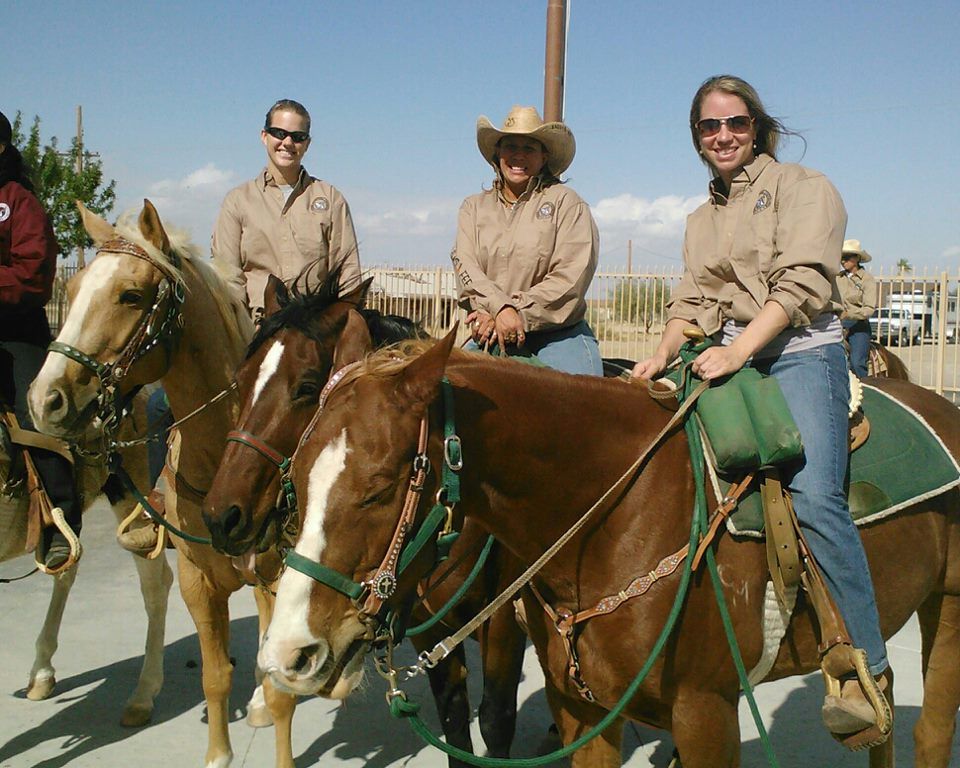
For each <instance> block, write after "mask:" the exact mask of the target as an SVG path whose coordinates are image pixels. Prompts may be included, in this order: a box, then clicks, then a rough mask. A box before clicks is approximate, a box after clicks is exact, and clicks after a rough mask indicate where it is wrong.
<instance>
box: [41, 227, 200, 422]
mask: <svg viewBox="0 0 960 768" xmlns="http://www.w3.org/2000/svg"><path fill="white" fill-rule="evenodd" d="M101 253H115V254H125V255H128V256H134V257H136V258H138V259H141V260H143V261H146V262H148V263H149V264H150V265H151V266H153V267H154V268H156V269H157V270H158V271H159V272H160V273H161V274H162V275H163V277H162V279H161V280H160V283H159V285H158V286H157V295H156V298H155V299H154V301H153V304H152V305H151V307H150V309H149V310H147V312H146V313H145V314H144V315H143V317H142V318H141V319H140V322H139V324H138V325H137V327H136V329H135V330H134V332H133V334H132V335H131V336H130V339H129V340H128V341H127V343H126V344H125V345H124V347H123V350H122V351H121V352H120V354H119V355H118V356H117V358H116V359H115V360H114V361H113V362H110V363H102V362H100V361H99V360H96V359H95V358H93V357H91V356H90V355H88V354H86V353H85V352H83V350H80V349H78V348H77V347H74V346H72V345H70V344H65V343H63V342H61V341H54V342H51V344H50V346H49V347H47V349H48V351H50V352H57V353H59V354H61V355H64V356H66V357H69V358H70V359H71V360H74V361H75V362H77V363H80V365H82V366H83V367H85V368H88V369H89V370H91V371H93V373H94V374H95V375H96V377H97V380H98V382H99V390H100V391H99V394H98V396H97V416H98V417H99V418H100V420H101V421H102V423H103V428H104V432H105V433H106V434H107V435H109V436H111V437H112V436H113V435H115V433H116V431H117V429H118V428H119V426H120V422H121V420H122V418H123V415H124V413H125V412H126V410H127V408H128V407H129V404H130V402H131V401H132V400H133V397H134V395H135V394H136V392H137V391H138V390H139V389H140V388H139V387H136V388H134V390H133V391H132V392H128V393H127V394H126V395H122V394H121V393H120V383H121V382H122V381H123V379H124V377H125V376H126V375H127V373H129V371H130V369H131V368H132V367H133V365H134V364H135V363H136V362H137V361H139V360H140V359H142V358H143V357H145V356H146V355H147V354H149V353H150V352H152V351H153V350H154V349H155V348H156V347H158V346H162V347H163V348H164V349H165V350H166V353H167V358H168V360H169V359H170V358H171V357H172V356H173V352H174V350H175V348H176V345H177V341H178V340H179V337H180V331H181V330H182V328H183V303H184V299H185V294H184V288H183V280H182V279H181V278H180V276H179V275H178V274H176V272H175V271H174V270H178V269H179V268H180V265H181V262H180V257H179V256H177V254H176V253H175V252H173V251H171V252H170V253H169V254H167V258H168V259H169V263H167V262H164V261H161V260H160V259H157V258H155V257H153V256H151V255H150V254H149V253H147V251H146V250H144V249H143V248H141V247H140V246H139V245H137V244H136V243H134V242H131V241H130V240H127V239H126V238H122V237H117V238H114V239H112V240H109V241H107V242H106V243H104V244H103V245H101V246H100V247H99V248H98V249H97V254H98V255H99V254H101Z"/></svg>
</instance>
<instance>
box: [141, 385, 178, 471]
mask: <svg viewBox="0 0 960 768" xmlns="http://www.w3.org/2000/svg"><path fill="white" fill-rule="evenodd" d="M172 424H173V412H172V411H171V410H170V403H169V402H168V401H167V393H166V392H164V391H163V387H157V388H156V389H155V390H153V392H151V393H150V396H149V397H148V398H147V432H148V434H150V436H151V438H152V439H151V440H150V442H149V443H147V466H148V467H149V470H150V487H151V488H153V487H154V486H155V485H156V484H157V480H158V479H159V477H160V473H161V472H163V464H164V462H165V461H166V460H167V434H168V433H169V431H170V426H171V425H172Z"/></svg>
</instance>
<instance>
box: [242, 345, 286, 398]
mask: <svg viewBox="0 0 960 768" xmlns="http://www.w3.org/2000/svg"><path fill="white" fill-rule="evenodd" d="M282 357H283V342H282V341H275V342H273V346H272V347H270V350H269V351H268V352H267V354H266V355H264V356H263V362H262V363H260V372H259V373H257V383H256V384H254V385H253V398H252V399H251V400H250V405H251V406H252V405H256V402H257V398H258V397H260V393H261V392H263V388H264V387H265V386H266V385H267V382H268V381H270V377H271V376H273V374H275V373H276V372H277V368H278V367H279V365H280V358H282Z"/></svg>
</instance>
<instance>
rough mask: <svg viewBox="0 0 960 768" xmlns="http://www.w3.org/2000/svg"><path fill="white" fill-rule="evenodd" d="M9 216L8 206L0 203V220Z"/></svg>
mask: <svg viewBox="0 0 960 768" xmlns="http://www.w3.org/2000/svg"><path fill="white" fill-rule="evenodd" d="M9 218H10V206H9V205H7V204H6V203H0V221H6V220H7V219H9Z"/></svg>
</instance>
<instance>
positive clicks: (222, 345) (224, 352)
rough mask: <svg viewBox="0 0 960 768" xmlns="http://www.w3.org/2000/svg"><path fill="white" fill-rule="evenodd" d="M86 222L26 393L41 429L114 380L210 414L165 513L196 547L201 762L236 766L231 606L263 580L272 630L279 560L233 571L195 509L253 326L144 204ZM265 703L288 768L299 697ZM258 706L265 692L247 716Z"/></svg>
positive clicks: (191, 578) (229, 414) (179, 411)
mask: <svg viewBox="0 0 960 768" xmlns="http://www.w3.org/2000/svg"><path fill="white" fill-rule="evenodd" d="M81 214H82V218H83V223H84V226H85V228H86V230H87V232H88V233H89V234H90V236H91V237H92V238H93V241H94V243H95V244H96V245H97V248H98V255H97V257H96V258H95V259H94V260H93V261H91V263H90V265H89V266H88V267H87V268H86V269H84V270H83V271H81V272H79V273H78V274H77V275H76V276H75V277H74V278H73V280H72V281H71V284H70V286H69V290H70V292H71V297H72V302H71V305H70V311H69V314H68V316H67V321H66V324H65V326H64V328H63V330H62V331H61V333H60V336H59V337H58V339H57V341H58V342H59V349H60V351H62V352H63V353H62V354H56V355H53V354H51V355H49V356H48V357H47V361H46V363H45V364H44V367H43V369H42V370H41V372H40V375H39V376H38V377H37V379H36V380H35V381H34V383H33V385H32V387H31V391H30V396H31V411H32V413H33V414H34V419H35V421H36V423H37V425H38V426H39V427H41V428H42V429H43V430H44V431H46V432H50V433H53V434H59V435H64V436H69V435H72V434H76V433H78V432H80V431H81V430H83V429H84V428H85V427H86V425H87V423H88V422H89V421H90V419H91V418H93V416H94V414H95V412H96V410H97V408H98V403H100V402H102V399H103V398H102V397H101V395H102V394H103V392H104V390H107V389H109V385H110V384H113V385H116V387H118V388H119V389H120V390H123V391H126V390H129V389H131V388H133V387H135V386H138V385H142V384H146V383H148V382H152V381H158V380H159V381H160V382H161V384H162V385H163V387H164V389H165V390H166V393H167V397H168V398H169V401H170V406H171V409H172V411H173V414H174V416H176V417H178V418H183V417H185V416H187V415H188V414H191V413H193V412H194V411H195V410H197V409H199V408H201V406H204V407H203V408H202V410H199V411H198V412H197V413H196V414H195V415H193V416H191V417H190V418H189V419H188V420H186V421H185V422H184V423H183V424H182V425H181V426H180V427H179V440H178V441H175V442H174V443H173V446H172V448H171V451H170V456H169V457H168V464H170V465H172V469H173V470H174V474H175V480H174V482H172V483H168V485H167V487H166V489H165V507H166V518H167V520H168V521H169V522H170V523H172V524H173V525H175V526H177V527H178V528H179V529H181V530H182V531H183V532H185V533H186V534H187V535H188V536H192V537H195V538H196V539H198V540H199V541H189V540H187V539H184V538H181V537H180V536H173V537H172V540H173V542H174V544H175V546H176V548H177V551H178V553H179V557H178V558H177V565H178V575H179V584H180V593H181V595H182V596H183V599H184V602H185V603H186V605H187V608H188V610H189V611H190V615H191V617H192V618H193V621H194V624H195V625H196V627H197V634H198V635H199V638H200V653H201V657H202V665H203V667H202V678H203V693H204V697H205V698H206V705H207V722H208V745H207V752H206V760H205V764H206V765H207V766H208V768H214V767H215V768H225V767H226V766H228V765H229V764H230V762H231V760H232V758H233V753H232V750H231V747H230V738H229V734H228V729H227V726H228V723H229V711H228V697H229V693H230V687H231V683H232V674H233V667H232V664H231V661H230V655H229V652H228V651H229V647H228V646H229V628H230V614H229V608H228V599H229V597H230V595H231V594H232V593H234V592H236V591H237V590H239V589H240V588H241V587H243V586H245V585H247V584H250V583H256V581H257V580H259V582H260V583H259V585H258V587H257V589H256V590H255V593H254V594H255V597H256V599H257V606H258V609H259V612H260V620H261V623H263V622H265V621H266V620H267V618H268V616H269V611H270V608H271V605H272V594H271V593H270V591H269V589H268V587H267V583H268V582H270V581H271V579H272V578H274V577H275V575H276V572H277V568H278V562H277V557H276V555H275V554H273V553H267V554H266V555H265V557H264V558H260V559H258V562H257V563H256V564H255V568H252V569H251V566H252V565H254V564H253V563H250V562H244V563H236V564H235V563H234V562H233V561H231V559H230V558H229V557H227V556H225V555H223V554H221V553H219V552H217V551H216V550H214V549H213V547H211V546H210V545H209V541H208V540H207V543H203V541H204V537H205V536H206V535H207V530H206V526H205V525H204V523H203V519H202V517H201V509H200V504H201V501H202V498H203V494H204V493H205V490H204V489H206V488H207V487H208V486H209V484H210V481H211V479H212V478H213V474H214V472H215V470H216V468H217V465H218V464H219V462H220V456H221V455H222V454H223V447H224V441H225V439H226V435H227V432H228V431H229V430H230V429H231V428H232V427H233V424H234V421H235V419H236V416H237V398H236V395H235V394H234V393H232V392H231V391H230V390H231V384H232V382H233V372H234V370H235V369H236V367H237V365H238V364H239V363H240V361H241V360H242V359H243V353H244V350H245V349H246V345H247V343H248V342H249V340H250V337H251V336H252V334H253V324H252V322H251V320H250V319H249V317H248V315H247V312H246V309H245V308H244V307H243V306H242V304H241V303H240V302H239V301H237V300H235V299H234V298H232V297H231V295H230V294H229V291H228V289H227V287H226V284H225V283H224V282H223V281H222V280H221V279H220V278H219V276H218V275H217V273H216V272H215V271H214V270H213V269H212V268H211V266H210V265H209V264H208V263H206V262H205V261H204V260H203V259H202V258H201V257H200V253H199V250H198V249H197V248H196V247H194V246H191V245H189V243H188V241H187V239H186V237H185V236H183V235H181V234H177V233H171V234H170V235H168V233H167V231H166V230H165V229H164V227H163V224H162V223H161V221H160V217H159V216H158V215H157V212H156V209H155V208H154V207H153V205H151V204H150V202H149V201H146V200H145V201H144V207H143V210H142V212H141V213H140V217H139V220H138V221H136V222H132V221H126V220H121V222H119V223H118V224H117V226H116V228H115V227H113V226H111V225H110V224H108V223H107V222H106V221H104V220H103V219H101V218H100V217H98V216H96V215H95V214H93V213H91V212H90V211H88V210H86V209H84V208H82V209H81ZM64 350H65V351H64ZM71 350H72V351H71ZM68 353H69V354H68ZM80 360H86V361H90V362H86V363H81V362H80ZM94 374H96V375H94ZM224 394H229V397H222V395H224ZM218 395H219V396H221V397H220V398H219V399H217V398H218ZM178 443H179V450H177V447H178ZM264 626H265V624H264ZM263 695H264V696H265V698H266V706H267V708H268V709H269V713H270V716H271V717H272V719H273V722H274V725H275V726H276V733H275V736H276V764H277V765H278V766H282V768H293V754H292V747H291V743H290V725H291V719H292V715H293V707H294V697H292V696H290V695H287V694H281V693H277V692H275V691H274V690H273V686H272V685H270V684H269V683H268V681H264V686H263ZM258 707H259V708H261V709H262V705H260V703H259V688H258V691H257V693H255V694H254V700H252V701H251V705H250V708H248V717H249V716H250V715H251V712H250V710H251V709H253V710H256V709H257V708H258ZM253 714H256V712H255V711H254V713H253ZM262 717H263V715H262V713H261V718H262Z"/></svg>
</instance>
